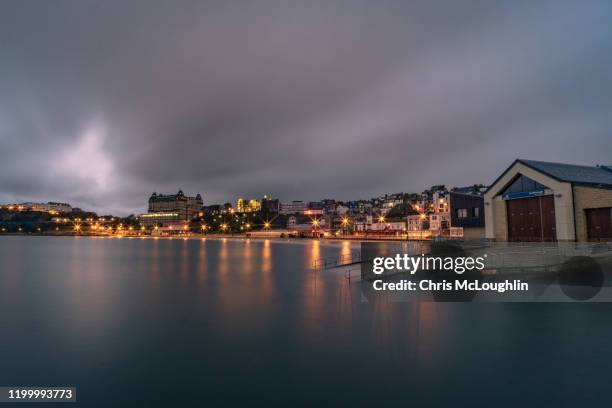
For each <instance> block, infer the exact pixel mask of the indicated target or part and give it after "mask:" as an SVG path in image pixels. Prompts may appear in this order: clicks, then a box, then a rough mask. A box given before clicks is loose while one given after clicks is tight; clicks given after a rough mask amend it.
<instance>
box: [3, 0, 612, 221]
mask: <svg viewBox="0 0 612 408" xmlns="http://www.w3.org/2000/svg"><path fill="white" fill-rule="evenodd" d="M611 21H612V2H609V1H601V2H597V1H588V0H576V1H571V2H565V1H550V2H545V1H533V0H532V1H526V2H520V1H503V2H502V1H481V2H477V1H455V0H448V1H440V2H435V1H431V0H422V1H405V0H396V1H386V0H376V1H364V0H361V1H332V0H321V1H318V0H308V1H299V2H298V1H287V0H283V1H248V2H247V1H244V2H233V1H227V0H221V1H203V0H200V1H187V0H168V1H163V2H162V1H153V0H146V1H135V0H129V1H119V0H117V1H112V0H104V1H103V0H99V1H88V0H73V1H57V0H54V1H26V0H17V1H7V0H3V1H2V7H1V10H0V163H1V167H0V169H1V172H0V202H15V201H30V200H40V201H48V200H53V201H68V202H70V203H72V204H73V205H78V206H81V207H84V208H86V209H93V210H96V211H99V212H103V213H107V212H115V213H118V214H128V213H135V212H140V211H143V210H145V205H146V200H147V199H148V197H149V195H150V194H151V193H152V192H153V191H157V192H163V193H173V192H176V191H177V190H178V189H179V188H182V189H183V190H184V191H185V192H186V193H192V194H195V193H196V192H200V193H202V194H203V196H204V201H205V203H206V204H211V203H215V202H224V201H234V200H235V199H236V197H238V196H242V197H260V196H262V195H263V194H271V195H273V196H275V197H279V198H281V199H282V200H292V199H305V200H317V199H321V198H326V197H331V198H337V199H353V198H354V199H357V198H369V197H371V196H375V195H379V194H382V193H385V192H399V191H405V192H411V191H414V192H416V191H422V190H423V189H424V188H426V187H428V186H430V185H432V184H446V185H448V186H457V185H469V184H474V183H485V184H486V183H490V182H492V181H493V180H494V179H495V178H496V177H497V176H498V175H499V173H500V172H501V171H502V170H503V169H504V168H505V167H507V166H508V165H509V164H510V163H511V162H512V160H514V159H515V158H517V157H521V158H530V159H538V160H549V161H560V162H568V163H578V164H597V163H607V164H611V163H612V24H611Z"/></svg>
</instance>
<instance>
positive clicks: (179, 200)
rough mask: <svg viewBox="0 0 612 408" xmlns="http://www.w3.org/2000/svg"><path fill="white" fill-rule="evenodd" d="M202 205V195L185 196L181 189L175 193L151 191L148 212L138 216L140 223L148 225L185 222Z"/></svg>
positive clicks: (168, 224) (192, 216) (180, 223)
mask: <svg viewBox="0 0 612 408" xmlns="http://www.w3.org/2000/svg"><path fill="white" fill-rule="evenodd" d="M203 206H204V202H203V201H202V196H201V195H200V194H197V195H196V196H195V197H189V196H186V195H185V194H184V193H183V191H182V190H179V192H178V193H176V194H168V195H165V194H157V193H153V194H152V195H151V197H150V198H149V208H148V212H146V213H144V214H141V215H139V216H138V218H139V221H140V224H141V225H143V226H146V227H150V226H159V227H164V226H172V225H177V226H178V225H182V224H185V225H186V224H187V223H188V222H189V220H191V219H192V218H194V217H196V216H197V215H198V213H199V212H200V211H202V208H203Z"/></svg>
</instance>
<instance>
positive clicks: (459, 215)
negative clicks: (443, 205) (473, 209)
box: [457, 208, 468, 218]
mask: <svg viewBox="0 0 612 408" xmlns="http://www.w3.org/2000/svg"><path fill="white" fill-rule="evenodd" d="M467 216H468V212H467V208H458V209H457V218H467Z"/></svg>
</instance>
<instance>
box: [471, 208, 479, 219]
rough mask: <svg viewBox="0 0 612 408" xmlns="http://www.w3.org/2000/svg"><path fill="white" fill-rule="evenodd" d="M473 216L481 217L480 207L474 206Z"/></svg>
mask: <svg viewBox="0 0 612 408" xmlns="http://www.w3.org/2000/svg"><path fill="white" fill-rule="evenodd" d="M472 217H474V218H478V217H480V207H472Z"/></svg>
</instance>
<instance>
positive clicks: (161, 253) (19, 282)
mask: <svg viewBox="0 0 612 408" xmlns="http://www.w3.org/2000/svg"><path fill="white" fill-rule="evenodd" d="M351 245H352V244H350V243H348V242H345V243H333V244H326V243H323V242H316V241H314V242H313V241H296V242H293V243H287V242H275V241H263V240H217V239H207V240H198V239H191V240H183V239H110V238H72V237H0V323H1V324H2V327H1V329H0V386H25V385H31V386H39V385H40V386H44V385H56V386H68V385H71V386H76V387H77V400H78V402H77V403H76V404H66V405H64V406H87V407H89V406H100V407H102V406H103V407H117V406H127V407H139V406H142V407H203V406H213V407H216V406H228V405H229V406H254V405H260V406H263V405H261V404H264V403H265V404H266V405H282V406H293V405H300V406H310V407H317V406H325V405H341V406H362V405H369V406H387V405H396V406H415V407H428V406H461V407H463V406H465V407H467V406H469V407H473V406H486V407H500V406H509V407H516V406H537V407H542V406H555V407H561V406H568V407H575V406H581V407H584V406H610V404H612V390H611V389H610V385H609V384H610V382H611V380H612V305H608V304H576V303H564V304H541V303H540V304H495V303H480V304H441V303H394V302H390V301H385V298H384V297H383V298H377V300H376V301H375V302H374V303H368V302H366V301H364V300H363V298H362V296H361V290H360V283H359V282H356V281H355V280H352V281H351V282H350V283H349V281H348V280H346V279H345V278H344V274H343V273H342V271H334V270H328V271H319V272H314V271H313V270H311V269H310V265H311V264H312V261H313V260H315V259H320V258H323V257H332V256H338V255H339V254H342V253H349V252H350V251H351V250H356V249H357V248H355V247H353V248H351ZM49 405H51V404H49ZM49 405H44V404H43V405H41V406H49ZM27 406H35V405H34V404H30V405H27Z"/></svg>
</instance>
